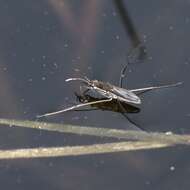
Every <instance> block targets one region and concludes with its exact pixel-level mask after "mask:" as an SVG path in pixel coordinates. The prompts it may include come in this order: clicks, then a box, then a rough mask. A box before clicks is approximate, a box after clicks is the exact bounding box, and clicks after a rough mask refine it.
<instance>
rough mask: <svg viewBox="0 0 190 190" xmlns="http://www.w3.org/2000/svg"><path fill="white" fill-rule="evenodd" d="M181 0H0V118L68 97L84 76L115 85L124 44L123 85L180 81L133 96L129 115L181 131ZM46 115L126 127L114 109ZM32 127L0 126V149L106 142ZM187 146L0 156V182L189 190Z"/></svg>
mask: <svg viewBox="0 0 190 190" xmlns="http://www.w3.org/2000/svg"><path fill="white" fill-rule="evenodd" d="M189 8H190V1H188V0H182V1H177V0H174V1H169V0H166V1H164V2H163V1H154V2H153V1H146V2H139V1H132V0H129V1H125V0H123V1H122V0H112V1H110V0H109V1H108V0H104V1H101V0H88V1H87V0H78V1H76V0H38V1H29V0H20V1H11V0H0V114H1V116H0V117H1V118H11V119H22V120H24V119H29V120H35V119H36V115H38V114H44V113H46V112H50V111H56V110H59V109H62V108H66V107H68V106H71V105H73V104H75V103H76V97H75V95H74V92H75V91H76V89H77V88H78V85H79V83H75V82H73V83H66V82H65V79H67V78H69V77H83V76H87V77H88V78H90V79H97V80H102V81H106V82H110V83H111V84H114V85H118V82H119V77H120V71H121V69H122V68H123V66H125V65H126V58H127V55H128V54H129V52H131V50H132V49H134V48H135V47H137V46H139V44H142V45H141V46H140V48H138V61H132V63H131V64H130V65H129V66H128V70H127V73H126V78H125V79H124V87H125V88H127V89H133V88H134V89H136V88H143V87H148V86H158V85H165V84H171V83H176V82H180V81H181V82H183V85H181V86H178V87H176V88H168V89H161V90H156V91H152V92H148V93H147V94H144V95H142V96H141V97H142V105H141V106H140V109H141V111H140V113H138V114H129V115H128V116H129V117H130V118H131V119H132V120H133V121H134V122H135V123H137V124H139V125H140V126H142V127H143V128H144V129H146V130H147V131H160V132H167V131H172V132H174V133H179V134H188V133H189V131H190V129H189V122H190V108H189V106H188V105H189V95H190V88H189V84H188V83H189V79H190V75H189V71H190V57H189V50H190V43H189V33H190V12H189ZM43 121H46V122H57V123H70V124H76V125H86V126H95V127H106V128H121V129H130V130H131V129H132V130H133V129H134V130H136V128H135V127H134V126H132V124H131V123H130V122H129V121H128V120H126V118H125V117H123V116H122V115H121V114H119V113H114V112H110V111H101V110H97V111H89V112H67V113H65V114H60V115H57V116H53V117H48V118H43ZM110 141H113V139H108V138H95V137H89V136H77V135H69V134H59V133H56V132H53V133H52V132H44V131H38V130H34V129H23V128H16V127H15V128H6V127H1V129H0V147H1V149H13V148H29V147H42V146H43V147H46V146H47V147H49V146H65V145H80V144H92V143H102V142H110ZM189 156H190V155H189V148H188V147H184V146H177V147H174V148H167V149H161V150H151V151H150V150H149V151H137V152H132V153H125V152H124V153H115V154H104V155H90V156H80V157H67V158H50V159H48V158H46V159H29V160H27V159H19V160H14V161H13V160H11V161H10V160H6V161H0V183H1V187H2V188H3V189H12V188H14V189H19V190H20V189H26V188H27V189H34V188H35V189H45V188H48V189H76V188H77V189H83V190H84V189H94V190H95V189H110V190H111V189H126V188H128V189H139V188H141V189H148V188H150V189H152V188H154V189H189V185H190V182H189V174H190V164H189Z"/></svg>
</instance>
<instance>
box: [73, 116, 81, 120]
mask: <svg viewBox="0 0 190 190" xmlns="http://www.w3.org/2000/svg"><path fill="white" fill-rule="evenodd" d="M79 119H80V117H79V116H75V117H72V120H79Z"/></svg>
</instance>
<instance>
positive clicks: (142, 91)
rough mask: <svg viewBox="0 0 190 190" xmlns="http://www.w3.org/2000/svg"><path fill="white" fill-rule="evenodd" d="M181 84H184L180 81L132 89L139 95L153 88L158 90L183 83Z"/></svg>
mask: <svg viewBox="0 0 190 190" xmlns="http://www.w3.org/2000/svg"><path fill="white" fill-rule="evenodd" d="M181 84H183V83H182V82H178V83H175V84H170V85H163V86H151V87H146V88H139V89H132V90H130V91H131V92H134V93H136V94H137V95H139V94H143V93H145V92H148V91H151V90H156V89H161V88H170V87H175V86H178V85H181Z"/></svg>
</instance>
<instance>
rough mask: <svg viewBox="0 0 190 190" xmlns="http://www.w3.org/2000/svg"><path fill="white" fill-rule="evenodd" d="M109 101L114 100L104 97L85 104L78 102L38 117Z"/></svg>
mask: <svg viewBox="0 0 190 190" xmlns="http://www.w3.org/2000/svg"><path fill="white" fill-rule="evenodd" d="M109 101H112V98H109V99H104V100H98V101H94V102H87V103H84V104H78V105H75V106H71V107H69V108H66V109H63V110H59V111H55V112H50V113H46V114H43V115H37V116H36V117H37V118H41V117H47V116H51V115H57V114H60V113H63V112H67V111H71V110H75V109H77V108H80V107H84V106H89V105H93V104H99V103H103V102H109Z"/></svg>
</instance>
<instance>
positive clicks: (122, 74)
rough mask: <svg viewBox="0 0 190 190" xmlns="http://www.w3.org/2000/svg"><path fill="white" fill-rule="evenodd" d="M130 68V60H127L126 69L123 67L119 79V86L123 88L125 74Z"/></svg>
mask: <svg viewBox="0 0 190 190" xmlns="http://www.w3.org/2000/svg"><path fill="white" fill-rule="evenodd" d="M127 66H128V60H127V64H126V65H125V67H123V69H122V70H121V74H120V79H119V86H120V87H121V88H122V86H123V79H124V77H125V72H126V69H127Z"/></svg>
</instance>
